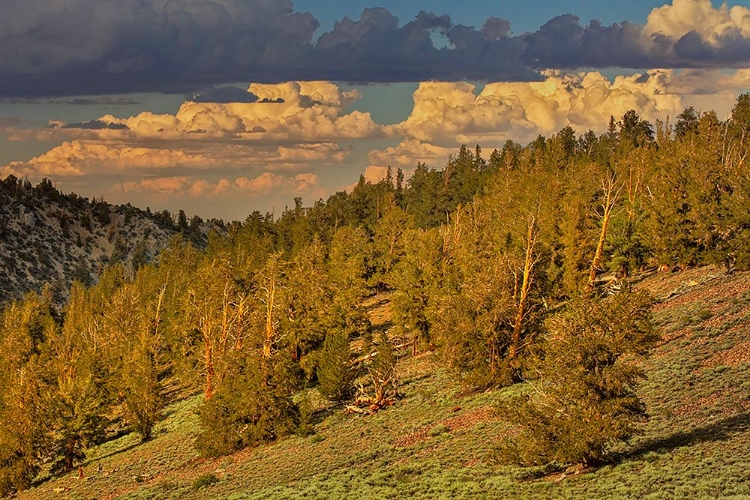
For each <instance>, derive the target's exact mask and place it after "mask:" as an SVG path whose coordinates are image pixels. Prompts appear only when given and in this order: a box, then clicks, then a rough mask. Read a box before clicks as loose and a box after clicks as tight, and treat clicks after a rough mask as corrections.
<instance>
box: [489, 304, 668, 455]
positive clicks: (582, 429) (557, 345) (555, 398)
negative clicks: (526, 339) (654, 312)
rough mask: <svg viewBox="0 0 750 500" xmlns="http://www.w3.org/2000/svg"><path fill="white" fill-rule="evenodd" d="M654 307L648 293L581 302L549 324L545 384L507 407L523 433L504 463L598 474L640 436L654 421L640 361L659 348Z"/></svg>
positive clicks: (542, 369)
mask: <svg viewBox="0 0 750 500" xmlns="http://www.w3.org/2000/svg"><path fill="white" fill-rule="evenodd" d="M650 305H651V301H650V299H649V298H648V297H647V296H646V295H645V294H642V293H632V294H620V295H615V296H613V297H610V298H608V299H606V300H596V299H579V300H577V301H576V302H574V303H573V304H572V305H571V306H569V307H568V309H567V310H566V311H564V312H562V313H560V314H558V315H556V316H554V317H552V318H550V319H549V320H548V322H547V324H546V329H547V333H546V341H545V343H544V345H543V355H542V356H541V360H540V361H539V363H540V366H539V367H538V373H539V378H538V379H534V380H529V381H528V385H529V387H530V388H531V392H530V394H529V395H528V396H526V397H523V396H521V397H516V398H514V399H512V400H510V401H509V402H506V403H505V404H503V405H501V407H500V411H501V413H502V414H503V415H504V416H505V418H507V419H508V420H509V421H510V422H512V423H513V424H515V425H517V426H519V427H520V428H521V431H520V432H519V433H518V434H514V435H513V436H512V437H508V438H507V439H506V440H505V442H504V443H503V444H502V445H501V446H500V448H499V450H498V457H499V458H500V460H501V461H503V462H508V463H518V464H521V465H541V464H549V463H553V464H557V465H558V466H568V465H572V464H583V465H586V466H594V465H597V464H599V463H600V462H601V460H602V459H603V458H604V457H605V455H606V453H607V452H608V451H609V450H610V449H611V446H612V445H613V444H615V443H619V442H621V441H623V440H627V439H628V438H629V437H630V436H631V435H633V433H635V432H636V431H637V424H638V423H639V422H640V421H642V420H643V419H644V418H645V415H646V414H645V406H644V404H643V402H642V401H641V400H640V398H639V397H638V395H637V393H636V389H637V386H638V381H639V379H640V378H641V377H642V376H643V373H642V370H641V369H640V368H639V367H638V365H636V364H635V363H634V361H635V360H636V359H638V357H639V356H642V355H644V354H646V353H647V351H648V350H649V349H650V348H651V347H652V346H653V345H654V344H655V342H656V341H657V340H658V335H657V334H656V333H655V331H654V330H653V328H652V327H651V323H650V319H649V314H650V313H649V310H650Z"/></svg>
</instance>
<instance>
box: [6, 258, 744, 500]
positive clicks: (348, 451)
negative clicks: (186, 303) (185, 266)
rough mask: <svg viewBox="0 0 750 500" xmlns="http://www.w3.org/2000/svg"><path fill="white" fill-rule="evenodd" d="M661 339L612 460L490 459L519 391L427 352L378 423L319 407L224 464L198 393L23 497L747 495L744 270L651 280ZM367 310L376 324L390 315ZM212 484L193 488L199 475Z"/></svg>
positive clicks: (412, 362) (410, 363) (412, 364)
mask: <svg viewBox="0 0 750 500" xmlns="http://www.w3.org/2000/svg"><path fill="white" fill-rule="evenodd" d="M640 286H642V287H644V288H648V289H649V290H651V291H652V293H653V294H654V295H655V296H656V297H657V298H662V299H664V298H666V297H668V296H670V295H671V297H669V298H668V299H666V300H663V301H662V302H661V303H660V304H658V305H657V306H656V307H655V309H654V315H655V320H656V322H657V324H658V325H659V326H660V327H661V329H662V332H663V334H664V339H663V341H662V343H661V345H660V346H659V347H658V348H657V349H656V351H655V352H654V354H653V356H652V357H651V358H650V359H648V360H647V361H646V362H645V369H646V371H647V373H648V379H647V380H646V381H645V383H644V386H643V390H642V392H643V394H644V395H645V399H646V402H647V404H648V408H649V412H650V413H651V416H652V418H651V420H650V422H649V423H648V424H647V425H646V426H645V428H644V433H643V434H642V435H641V436H639V437H638V438H636V439H635V440H634V441H633V442H632V443H631V444H630V445H629V446H627V447H623V448H622V450H619V451H620V453H619V455H617V457H616V459H615V460H614V461H613V462H612V464H611V465H607V466H605V467H603V468H601V469H599V470H597V471H595V472H593V473H589V474H583V475H578V476H573V477H567V478H563V477H561V476H555V477H546V478H542V479H539V478H535V477H534V475H533V471H528V470H521V469H513V468H500V467H496V466H494V465H493V464H492V462H491V460H490V459H489V454H490V453H491V450H492V447H493V443H494V442H495V441H496V440H497V439H498V437H499V436H500V435H502V434H503V433H504V432H506V431H507V428H506V427H505V425H504V424H503V422H502V419H501V418H500V417H498V416H497V415H495V414H494V412H493V410H492V408H493V404H494V403H495V402H496V401H497V400H498V399H499V398H502V397H506V396H507V394H509V393H510V392H514V391H518V390H521V388H519V387H515V388H511V389H509V390H506V391H498V392H494V393H493V392H491V393H483V394H473V395H467V394H464V393H462V390H461V388H460V387H459V386H457V385H456V384H454V383H453V382H451V380H450V379H449V378H448V377H447V376H446V374H445V373H444V372H443V371H442V370H441V369H440V368H438V367H437V364H436V363H435V360H434V359H433V355H431V354H429V353H427V354H422V355H419V356H417V357H416V358H407V359H405V360H404V361H403V362H402V364H401V376H402V386H401V390H402V392H403V394H404V395H405V397H404V399H402V400H400V401H399V402H398V403H397V404H396V405H395V406H394V407H392V408H389V409H388V410H386V411H382V412H380V413H378V414H377V415H374V416H369V417H362V416H349V415H344V414H342V413H341V411H339V410H333V411H331V410H330V409H329V410H325V411H321V412H320V413H319V414H318V415H317V416H318V419H317V423H316V425H315V433H314V434H313V435H311V436H307V437H297V436H294V437H291V438H288V439H284V440H281V441H279V442H277V443H275V444H272V445H268V446H262V447H260V448H257V449H252V450H244V451H242V452H240V453H237V454H235V455H233V456H230V457H224V458H219V459H213V460H204V459H200V458H198V457H197V456H196V454H195V452H194V451H193V448H192V441H193V435H194V433H195V432H196V430H197V425H198V422H197V418H196V416H195V414H194V412H193V410H194V409H195V407H196V406H197V405H198V404H200V400H199V398H192V399H187V400H183V401H181V402H178V403H176V404H174V405H172V406H171V407H170V408H169V410H168V416H167V418H166V419H165V420H164V421H163V422H162V423H161V424H160V426H159V428H158V429H157V431H156V438H155V439H153V440H152V441H150V442H148V443H145V444H139V443H138V442H137V440H136V438H135V437H134V436H133V435H126V436H123V437H121V438H119V439H117V440H113V441H110V442H108V443H105V444H104V445H102V446H100V447H99V448H97V449H94V450H92V451H91V452H90V453H89V456H90V458H89V461H87V462H86V463H85V464H84V466H83V475H84V477H83V479H78V474H77V473H73V474H70V475H68V476H65V477H62V478H57V479H53V480H49V481H46V482H44V483H41V484H40V485H39V486H38V487H36V488H35V489H33V490H30V491H28V492H25V493H23V494H22V495H20V497H21V498H47V497H54V498H87V499H90V498H235V499H240V498H258V499H261V498H362V497H366V498H405V497H412V498H493V497H500V498H502V497H512V498H518V497H528V498H538V497H544V498H553V497H560V498H570V497H587V498H605V497H608V498H627V497H637V498H696V497H697V498H700V497H709V498H711V497H732V496H737V497H750V459H748V457H750V335H749V333H750V273H736V274H733V275H726V274H724V273H723V272H722V271H720V270H717V269H713V268H702V269H694V270H688V271H684V272H681V273H675V274H664V275H658V276H656V277H654V278H651V279H649V280H648V281H646V282H644V283H643V284H641V285H640ZM380 307H381V310H378V311H375V312H376V317H377V318H379V319H381V320H382V319H383V317H387V314H383V310H382V307H383V305H382V304H381V305H380ZM207 473H212V474H214V475H215V476H216V477H217V478H218V479H219V480H218V482H215V483H214V484H211V485H210V486H207V487H205V488H202V489H198V490H196V489H194V487H193V485H194V483H195V480H196V478H198V477H200V476H201V475H203V474H207Z"/></svg>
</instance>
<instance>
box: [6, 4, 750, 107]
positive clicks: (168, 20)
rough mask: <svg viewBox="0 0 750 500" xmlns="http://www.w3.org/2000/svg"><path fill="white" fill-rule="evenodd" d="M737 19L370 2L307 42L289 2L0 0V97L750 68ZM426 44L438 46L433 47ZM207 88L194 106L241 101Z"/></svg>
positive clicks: (737, 15)
mask: <svg viewBox="0 0 750 500" xmlns="http://www.w3.org/2000/svg"><path fill="white" fill-rule="evenodd" d="M749 12H750V9H748V8H747V7H743V6H731V7H730V6H728V5H722V6H720V7H718V8H715V7H713V5H712V3H711V1H710V0H673V1H672V3H671V4H666V5H664V6H662V7H660V8H657V9H654V10H653V11H652V12H651V14H650V15H649V16H648V19H647V20H646V22H645V24H632V23H627V22H623V23H620V24H613V25H611V26H605V25H603V24H602V23H600V22H599V21H596V20H594V21H591V22H589V23H588V24H587V25H583V24H581V20H580V19H579V18H578V17H576V16H574V15H572V14H566V15H563V16H559V17H556V18H554V19H552V20H550V21H549V22H548V23H546V24H545V25H544V26H542V27H541V28H540V29H539V30H538V31H536V32H534V33H523V34H519V35H513V34H512V33H511V31H510V23H509V22H508V21H507V20H504V19H502V18H499V17H491V18H489V19H487V20H486V22H484V23H483V25H482V26H481V27H480V28H476V27H471V26H464V25H461V24H456V23H454V22H453V21H451V19H450V17H449V16H448V15H436V14H433V13H429V12H421V13H420V14H419V15H418V16H416V18H415V19H413V20H411V21H408V22H402V21H401V20H399V19H397V18H396V17H395V16H394V15H393V14H391V13H390V12H389V11H388V10H386V9H382V8H376V9H365V10H364V11H363V12H362V14H361V16H360V18H359V19H357V20H352V19H349V18H344V19H342V20H341V21H339V22H337V23H335V25H334V27H333V29H332V30H331V31H329V32H327V33H323V34H322V35H321V36H320V37H319V38H318V39H317V40H315V39H314V33H315V31H316V29H317V28H318V26H319V22H318V21H317V20H316V19H315V18H314V17H313V16H312V15H311V14H309V13H300V12H295V11H294V10H293V3H292V1H291V0H275V1H269V0H214V1H211V2H203V1H200V2H196V1H189V0H37V1H36V2H35V3H34V8H33V9H30V8H28V2H27V1H26V0H5V1H3V2H2V3H0V19H3V22H1V23H0V96H4V97H6V98H7V97H33V96H62V95H77V94H78V95H80V94H83V93H86V94H106V93H118V92H119V93H123V92H138V91H163V92H179V93H188V92H196V91H200V89H203V88H205V87H206V86H207V85H208V86H210V85H221V84H226V83H230V82H236V81H242V80H244V81H255V82H265V83H277V82H281V81H287V80H337V81H366V82H393V81H424V80H442V81H457V80H466V79H468V80H482V81H534V80H539V79H541V76H540V74H539V71H540V70H543V69H549V68H555V69H576V68H583V67H588V68H592V67H593V68H604V67H607V68H608V67H628V68H652V67H662V68H718V67H724V66H730V67H734V68H742V67H746V66H747V65H748V64H750V15H749ZM435 36H437V37H442V38H443V40H444V41H445V44H437V45H438V46H436V44H435V43H433V38H434V37H435ZM220 88H221V89H222V90H220V91H219V90H214V91H209V94H210V93H211V92H213V96H210V95H209V96H205V99H206V100H210V101H211V102H219V103H227V102H230V100H231V101H232V102H246V103H247V102H251V101H252V96H249V95H244V94H240V93H239V92H237V91H235V90H230V89H228V88H227V87H220ZM230 92H231V93H232V94H233V95H232V96H231V97H230V96H229V95H228V94H229V93H230ZM237 99H240V100H239V101H237ZM199 100H200V99H199Z"/></svg>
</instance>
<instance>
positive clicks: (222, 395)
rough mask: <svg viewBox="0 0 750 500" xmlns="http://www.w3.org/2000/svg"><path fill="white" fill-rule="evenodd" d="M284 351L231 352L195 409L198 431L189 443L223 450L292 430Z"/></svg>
mask: <svg viewBox="0 0 750 500" xmlns="http://www.w3.org/2000/svg"><path fill="white" fill-rule="evenodd" d="M286 355H288V353H281V354H280V355H279V354H278V353H275V354H274V355H272V356H271V357H270V358H269V357H266V356H265V355H263V353H262V351H261V352H259V351H257V350H253V351H250V352H248V351H245V352H243V353H242V354H241V355H233V356H232V358H231V359H230V360H229V362H228V366H227V376H226V377H225V378H224V379H223V381H222V383H221V385H220V386H219V387H218V388H217V390H216V392H215V393H214V394H213V397H211V399H208V400H206V401H205V402H204V403H203V404H202V405H201V407H200V409H199V411H198V415H199V417H200V422H201V428H202V431H201V433H200V434H199V435H198V437H197V439H196V443H195V446H196V448H197V449H198V451H199V452H200V453H201V454H202V455H204V456H219V455H225V454H228V453H232V452H234V451H237V450H240V449H242V448H245V447H248V446H257V445H259V444H261V443H264V442H269V441H273V440H275V439H276V438H278V437H281V436H284V435H287V434H290V433H292V432H294V430H295V429H296V428H297V426H298V425H299V419H300V416H299V409H298V408H297V406H296V405H295V404H294V402H293V401H292V397H291V390H290V387H293V386H294V385H293V384H291V385H290V381H289V372H288V370H287V367H286V366H285V365H284V363H283V360H282V356H286Z"/></svg>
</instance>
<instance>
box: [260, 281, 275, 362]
mask: <svg viewBox="0 0 750 500" xmlns="http://www.w3.org/2000/svg"><path fill="white" fill-rule="evenodd" d="M266 293H267V295H268V296H267V297H266V299H267V300H266V339H265V341H264V342H263V356H265V357H266V358H270V357H271V344H272V343H273V302H274V299H275V296H276V269H273V270H272V274H271V284H270V285H269V287H268V289H267V291H266Z"/></svg>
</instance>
